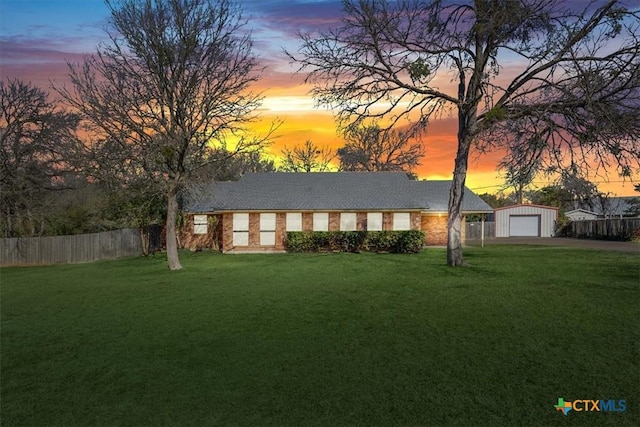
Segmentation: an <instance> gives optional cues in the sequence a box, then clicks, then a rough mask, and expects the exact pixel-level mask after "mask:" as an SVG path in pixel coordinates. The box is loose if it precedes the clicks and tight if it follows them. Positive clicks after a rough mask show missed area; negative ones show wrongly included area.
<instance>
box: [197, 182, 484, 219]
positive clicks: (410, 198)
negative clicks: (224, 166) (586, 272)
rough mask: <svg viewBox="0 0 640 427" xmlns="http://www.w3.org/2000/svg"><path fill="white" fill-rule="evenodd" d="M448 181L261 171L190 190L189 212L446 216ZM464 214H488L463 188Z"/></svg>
mask: <svg viewBox="0 0 640 427" xmlns="http://www.w3.org/2000/svg"><path fill="white" fill-rule="evenodd" d="M450 186H451V181H412V180H410V179H409V178H408V177H407V175H406V174H405V173H403V172H312V173H295V172H266V173H248V174H246V175H244V176H243V177H242V178H241V179H240V180H239V181H233V182H212V183H209V184H205V185H199V186H194V187H192V188H191V189H190V190H189V192H188V196H187V197H186V205H185V210H186V211H187V212H191V213H204V212H220V211H222V212H224V211H239V210H246V211H258V210H259V211H267V210H291V211H307V210H310V211H311V210H369V211H370V210H399V209H401V210H420V211H433V212H446V211H447V205H448V201H449V188H450ZM462 210H463V212H465V213H471V212H478V213H482V212H492V211H493V209H491V207H490V206H489V205H487V204H486V203H485V202H484V201H483V200H482V199H481V198H480V197H478V196H477V195H476V194H474V193H473V192H471V191H470V190H469V189H466V188H465V195H464V201H463V207H462Z"/></svg>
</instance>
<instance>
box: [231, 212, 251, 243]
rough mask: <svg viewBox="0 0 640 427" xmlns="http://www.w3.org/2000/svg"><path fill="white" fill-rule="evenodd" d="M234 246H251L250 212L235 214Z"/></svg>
mask: <svg viewBox="0 0 640 427" xmlns="http://www.w3.org/2000/svg"><path fill="white" fill-rule="evenodd" d="M233 246H249V214H248V213H234V214H233Z"/></svg>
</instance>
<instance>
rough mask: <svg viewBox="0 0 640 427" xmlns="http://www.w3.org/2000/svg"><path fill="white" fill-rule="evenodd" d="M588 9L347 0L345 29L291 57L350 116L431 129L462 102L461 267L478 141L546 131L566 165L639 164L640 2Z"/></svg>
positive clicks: (550, 155)
mask: <svg viewBox="0 0 640 427" xmlns="http://www.w3.org/2000/svg"><path fill="white" fill-rule="evenodd" d="M580 7H583V10H569V9H568V7H567V6H566V3H564V2H563V1H561V0H475V1H474V0H459V1H456V0H452V1H443V0H430V1H426V0H398V1H386V0H346V1H345V2H344V12H345V14H344V18H343V21H342V25H341V26H340V27H339V28H337V29H334V30H332V31H329V32H325V33H321V34H308V35H303V36H302V47H301V49H300V51H299V54H292V53H289V56H290V57H291V58H292V59H293V60H295V61H299V62H300V64H301V68H300V70H301V71H307V72H308V73H309V74H308V77H307V81H308V82H311V83H314V84H315V88H314V90H313V92H314V95H315V97H316V99H317V101H318V102H319V103H320V104H325V105H330V106H333V107H335V108H336V110H337V118H338V120H339V123H340V124H341V126H345V127H346V126H350V125H351V126H353V124H354V123H355V124H357V123H360V122H362V121H363V120H366V119H370V118H374V119H380V118H386V119H388V120H389V121H390V122H391V123H392V124H396V123H409V124H410V125H411V126H413V127H414V128H422V127H424V126H426V124H427V122H428V121H429V120H430V119H432V118H434V117H438V115H440V114H444V113H447V112H448V111H453V112H455V114H456V115H457V118H458V134H457V152H456V158H455V162H454V168H453V183H452V186H451V191H450V197H449V215H448V243H447V263H448V264H449V265H451V266H459V265H463V263H464V260H463V256H462V241H461V219H462V216H461V206H462V198H463V194H464V184H465V180H466V175H467V170H468V159H469V153H470V150H471V148H472V147H473V146H474V145H477V146H479V147H480V148H482V149H488V148H493V147H496V146H498V147H502V146H504V143H505V141H507V140H510V139H515V138H518V142H522V143H523V144H525V145H524V147H525V148H527V145H526V143H527V142H529V141H544V142H545V144H543V145H540V146H538V145H536V144H532V145H531V146H530V147H529V149H530V150H532V151H533V152H534V155H533V157H534V158H535V157H540V159H541V162H543V163H544V162H547V163H548V164H549V165H554V166H555V167H556V168H558V167H562V165H566V164H567V163H581V164H582V165H584V164H585V163H587V164H589V163H590V162H591V161H593V160H595V161H598V162H600V164H601V165H604V166H608V165H609V164H611V163H612V164H614V165H615V166H617V167H618V170H619V172H621V173H623V174H627V175H629V174H631V173H632V172H633V170H634V168H635V169H636V170H637V168H638V167H639V160H638V159H640V153H639V151H640V149H639V147H638V144H637V141H638V135H640V120H639V117H638V114H639V111H640V109H639V108H638V107H639V105H640V90H639V88H640V72H639V71H638V70H640V64H639V58H640V40H639V37H640V24H639V21H640V17H639V12H638V11H637V10H635V11H634V10H629V8H627V7H625V4H624V1H622V0H620V1H618V0H607V1H594V2H588V3H586V4H584V5H581V6H580ZM503 54H504V55H503ZM503 60H508V61H509V63H510V71H511V72H510V73H509V75H503V74H502V71H503V70H504V65H505V64H504V63H503V62H502V61H503ZM448 80H449V81H452V82H453V83H454V85H453V87H452V88H451V89H447V84H446V83H447V81H448ZM533 136H538V138H533ZM536 150H538V152H539V156H537V155H536V154H535V151H536Z"/></svg>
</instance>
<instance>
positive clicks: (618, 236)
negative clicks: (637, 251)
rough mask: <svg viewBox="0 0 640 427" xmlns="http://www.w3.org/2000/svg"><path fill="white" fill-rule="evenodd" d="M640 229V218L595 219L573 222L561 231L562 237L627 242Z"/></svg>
mask: <svg viewBox="0 0 640 427" xmlns="http://www.w3.org/2000/svg"><path fill="white" fill-rule="evenodd" d="M638 229H640V218H615V219H594V220H589V221H571V222H570V223H568V224H567V225H566V226H565V227H563V229H562V230H561V232H560V234H561V235H562V237H579V238H586V239H607V240H627V239H630V238H631V236H632V235H633V232H634V230H638Z"/></svg>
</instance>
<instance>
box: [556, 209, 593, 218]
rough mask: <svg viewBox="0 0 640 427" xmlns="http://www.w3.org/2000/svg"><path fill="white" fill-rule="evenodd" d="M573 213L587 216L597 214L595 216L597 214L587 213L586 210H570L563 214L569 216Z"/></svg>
mask: <svg viewBox="0 0 640 427" xmlns="http://www.w3.org/2000/svg"><path fill="white" fill-rule="evenodd" d="M574 213H585V214H589V215H595V216H598V214H597V213H595V212H592V211H588V210H586V209H573V210H570V211H568V212H565V213H564V214H565V215H571V214H574Z"/></svg>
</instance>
